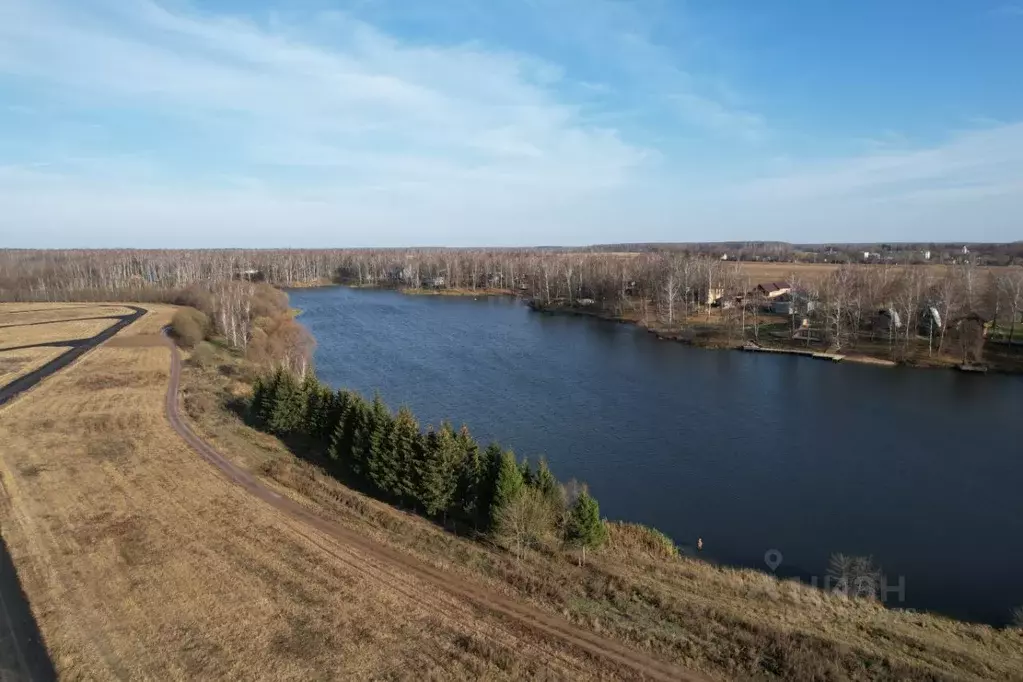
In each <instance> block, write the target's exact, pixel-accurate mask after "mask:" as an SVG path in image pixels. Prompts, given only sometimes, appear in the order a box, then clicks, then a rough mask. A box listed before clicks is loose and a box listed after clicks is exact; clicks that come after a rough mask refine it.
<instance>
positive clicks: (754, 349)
mask: <svg viewBox="0 0 1023 682" xmlns="http://www.w3.org/2000/svg"><path fill="white" fill-rule="evenodd" d="M738 349H739V350H742V351H746V352H747V353H777V354H780V355H802V356H803V357H807V358H813V359H815V360H831V361H832V362H841V361H842V360H845V356H844V355H839V354H838V353H821V352H819V351H812V350H799V349H797V348H767V347H765V346H758V345H756V344H755V343H746V344H743V345H741V346H738Z"/></svg>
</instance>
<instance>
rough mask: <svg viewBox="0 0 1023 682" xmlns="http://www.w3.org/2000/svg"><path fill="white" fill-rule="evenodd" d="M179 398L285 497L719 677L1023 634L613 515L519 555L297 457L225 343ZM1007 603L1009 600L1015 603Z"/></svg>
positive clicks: (835, 674) (896, 661)
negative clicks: (679, 544)
mask: <svg viewBox="0 0 1023 682" xmlns="http://www.w3.org/2000/svg"><path fill="white" fill-rule="evenodd" d="M195 357H196V358H197V360H195V361H192V362H190V363H189V366H188V367H187V369H186V372H185V376H184V382H185V383H184V391H185V393H184V406H185V409H186V411H187V413H188V415H189V417H190V419H191V420H193V422H194V424H195V426H196V428H197V430H198V431H199V432H201V433H202V435H203V436H204V437H206V438H208V439H209V440H211V441H212V442H213V443H214V444H215V445H216V446H217V447H218V448H219V449H221V450H222V451H223V452H225V454H228V455H229V456H231V457H232V458H234V459H235V460H236V461H237V462H238V463H240V464H243V465H244V466H246V467H247V468H249V469H250V470H252V471H254V472H256V473H258V474H259V475H260V476H261V477H262V478H263V479H264V480H266V481H267V482H268V483H270V484H271V485H273V486H275V487H276V489H277V490H278V491H280V493H281V494H284V495H288V496H291V497H292V498H294V499H296V500H299V501H301V502H302V503H304V504H307V505H309V506H311V507H315V508H317V509H319V510H321V511H322V512H324V513H326V514H328V515H329V516H330V517H331V518H333V519H335V520H336V521H337V522H338V523H340V524H343V525H345V526H347V527H349V528H352V529H355V530H358V531H359V532H361V533H365V534H366V535H369V536H371V537H373V538H375V539H376V540H377V541H378V542H381V543H383V544H385V545H388V546H391V547H393V548H395V549H397V550H399V551H401V552H406V553H409V554H411V555H414V556H416V557H418V558H420V559H422V560H424V561H426V562H429V563H431V564H433V565H434V566H437V567H439V568H442V569H444V570H445V571H447V572H450V573H453V574H457V575H460V576H462V577H464V579H465V580H468V581H479V582H481V583H485V584H487V585H490V586H492V587H493V588H496V589H498V590H500V591H502V592H504V593H507V594H509V595H514V596H517V597H521V598H522V599H525V600H528V601H529V602H531V603H533V604H534V605H537V606H539V607H541V608H543V609H546V610H548V611H550V612H552V613H558V614H561V615H563V616H564V617H566V618H568V619H570V620H571V621H573V622H575V623H577V624H579V625H582V626H584V627H587V628H590V629H592V630H594V631H597V632H600V633H602V634H604V635H605V636H610V637H613V638H616V639H619V640H621V641H623V642H626V643H628V644H630V645H631V646H634V647H636V648H638V649H641V650H645V651H648V652H650V654H651V655H653V656H656V657H658V658H662V659H665V660H669V661H672V662H675V663H677V664H679V665H681V666H685V667H687V668H692V669H696V670H700V671H704V672H706V673H707V674H709V675H711V676H713V677H716V678H720V679H733V678H741V679H749V678H753V679H793V680H811V679H813V680H818V679H836V680H841V679H853V680H867V679H911V680H912V679H917V680H925V679H926V680H933V679H949V680H951V679H1009V678H1011V677H1013V676H1014V675H1018V671H1019V670H1023V635H1021V634H1020V632H1018V631H1014V630H999V629H996V628H992V627H988V626H983V625H974V624H967V623H961V622H957V621H953V620H950V619H946V618H942V617H939V616H934V615H929V614H917V613H909V612H901V611H892V610H888V609H886V608H885V607H884V606H882V605H881V604H879V603H877V602H875V601H871V600H861V599H847V598H845V597H842V596H838V595H833V594H828V593H824V592H822V591H819V590H815V589H812V588H809V587H806V586H801V585H799V584H796V583H789V582H784V581H779V580H777V579H776V578H774V577H772V576H769V575H766V574H763V573H760V572H756V571H748V570H735V569H730V568H723V567H717V566H712V565H710V564H707V563H705V562H702V561H699V560H694V559H690V558H686V557H684V556H679V555H678V553H677V551H675V550H674V548H673V547H672V546H671V545H670V543H669V542H667V541H666V539H665V538H663V536H659V535H658V534H656V533H654V532H651V531H650V530H648V529H645V528H642V527H640V526H635V525H629V524H621V523H609V524H608V530H609V536H610V539H609V543H608V545H607V547H606V548H604V549H603V550H601V551H599V552H596V553H593V554H590V555H588V556H587V559H586V561H585V563H581V562H580V557H579V556H578V555H576V554H572V553H568V552H565V551H562V550H561V549H559V548H558V547H554V546H549V547H543V548H541V549H539V550H527V551H525V552H523V553H522V555H521V556H520V557H516V556H515V554H514V553H512V552H509V551H506V550H505V549H503V548H500V547H497V546H494V545H489V544H485V543H480V542H478V541H474V540H470V539H467V538H462V537H458V536H456V535H454V534H452V533H449V532H447V531H446V530H445V529H444V528H443V527H442V526H440V525H438V524H434V523H432V522H429V521H427V520H425V519H423V518H421V517H419V516H416V515H414V514H411V513H407V512H405V511H402V510H400V509H396V508H394V507H392V506H389V505H387V504H385V503H382V502H379V501H377V500H374V499H371V498H369V497H367V496H365V495H362V494H360V493H358V492H356V491H353V490H351V489H349V488H346V487H345V486H343V485H341V484H340V483H338V482H337V481H336V480H335V479H333V478H332V477H331V476H329V475H327V474H326V473H325V472H323V471H322V470H320V469H318V468H317V467H315V466H313V465H310V464H308V463H306V462H303V461H301V460H299V459H298V458H296V457H295V456H294V455H293V454H292V453H291V452H289V450H288V449H287V448H286V447H285V446H284V444H282V443H281V442H280V441H279V440H277V439H276V438H274V437H272V436H269V435H267V434H264V433H261V432H258V431H256V430H254V429H251V428H249V427H248V426H246V424H245V423H244V422H243V420H242V419H241V418H240V416H239V414H240V413H241V411H242V409H243V408H244V405H245V403H246V400H247V396H248V394H249V391H250V390H251V380H252V379H253V378H254V373H253V371H252V370H251V368H249V367H248V366H247V365H246V364H245V363H244V362H242V361H241V360H240V359H239V358H237V357H236V356H234V355H232V354H230V353H229V352H227V351H225V350H223V349H222V348H217V347H212V346H211V347H210V351H209V352H204V353H202V354H197V355H196V356H195ZM1007 606H1008V605H1007Z"/></svg>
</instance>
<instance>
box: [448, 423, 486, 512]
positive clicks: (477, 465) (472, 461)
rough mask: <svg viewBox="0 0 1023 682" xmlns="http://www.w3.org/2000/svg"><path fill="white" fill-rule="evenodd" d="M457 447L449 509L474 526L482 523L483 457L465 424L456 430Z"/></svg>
mask: <svg viewBox="0 0 1023 682" xmlns="http://www.w3.org/2000/svg"><path fill="white" fill-rule="evenodd" d="M457 440H458V448H459V450H461V452H462V455H461V464H460V465H459V467H458V471H457V472H456V481H457V483H456V485H455V495H454V498H453V499H452V504H451V511H452V513H454V514H457V515H460V516H461V517H462V519H464V520H465V521H467V522H469V523H471V524H472V525H473V527H474V528H476V529H479V527H480V526H481V525H482V524H483V523H484V521H485V519H483V518H482V517H480V513H479V512H480V506H481V505H480V488H481V487H482V485H483V479H484V476H483V473H484V472H483V459H482V457H481V456H480V446H479V444H478V443H477V442H476V440H475V439H474V438H473V437H472V435H471V434H470V433H469V429H468V428H466V427H465V426H463V427H462V429H461V431H459V432H458V437H457Z"/></svg>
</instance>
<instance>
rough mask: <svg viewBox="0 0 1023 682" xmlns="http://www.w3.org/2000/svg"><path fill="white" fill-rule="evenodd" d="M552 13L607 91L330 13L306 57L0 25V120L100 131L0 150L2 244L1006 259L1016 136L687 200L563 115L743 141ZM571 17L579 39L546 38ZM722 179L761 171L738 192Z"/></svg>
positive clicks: (647, 51)
mask: <svg viewBox="0 0 1023 682" xmlns="http://www.w3.org/2000/svg"><path fill="white" fill-rule="evenodd" d="M552 4H553V5H554V6H557V7H561V8H562V10H563V13H562V14H561V15H559V14H557V13H555V14H554V15H552V16H549V17H547V21H548V22H549V23H550V27H549V28H550V30H551V31H560V30H564V31H565V33H566V35H565V40H571V41H572V44H573V45H575V46H582V48H581V49H584V50H589V51H590V53H598V52H600V53H601V54H602V56H601V57H600V60H598V61H597V62H595V63H596V64H597V65H598V66H599V67H600V68H603V67H604V65H609V64H612V63H613V65H614V68H616V69H619V75H622V74H624V76H625V78H624V79H619V80H617V81H615V82H614V85H613V86H612V85H608V84H605V83H603V82H600V83H594V82H593V81H592V80H586V79H581V80H580V81H579V82H574V83H573V82H569V81H568V78H569V75H568V74H567V72H566V71H565V70H563V69H562V67H561V66H560V65H558V64H551V63H549V62H546V61H543V60H542V59H538V58H536V57H534V56H529V55H523V54H518V53H514V52H510V51H499V50H494V49H488V48H486V47H485V46H483V45H481V44H477V43H464V44H454V45H450V44H449V45H426V44H421V43H416V44H414V45H413V44H411V43H407V42H402V41H400V40H398V39H396V38H395V37H393V36H390V35H388V34H386V33H384V32H382V31H380V30H379V29H377V28H375V27H374V26H372V25H370V24H369V23H367V22H365V21H360V20H357V19H355V18H353V17H352V16H350V15H345V14H341V13H337V12H334V13H331V14H329V15H324V16H322V17H320V19H322V20H323V21H324V22H326V26H325V27H321V28H320V29H319V32H317V29H315V28H310V26H309V25H306V24H303V23H297V22H295V21H294V19H289V20H288V21H287V22H286V21H284V20H279V21H276V22H272V23H271V24H269V25H264V24H259V23H255V22H253V21H247V20H242V19H238V18H229V17H223V16H208V15H204V14H200V13H196V12H195V11H171V10H170V9H167V7H169V5H168V6H161V5H159V4H156V3H155V2H152V1H150V0H93V1H92V2H89V3H75V2H72V1H71V0H67V1H66V2H57V1H56V0H2V4H0V78H6V79H7V84H8V85H11V88H10V89H9V90H8V91H9V92H12V93H23V96H21V97H19V98H18V100H16V101H13V102H11V103H10V104H9V105H8V110H9V111H10V112H11V114H17V116H18V118H17V119H14V118H12V119H10V120H17V121H18V125H26V126H30V125H32V119H34V118H36V116H35V115H28V114H29V113H31V112H34V111H37V110H38V111H46V112H51V113H52V112H70V113H71V114H74V113H76V112H79V111H86V112H100V116H97V117H95V118H96V119H97V120H103V121H104V123H105V125H107V126H108V128H109V129H108V130H107V133H109V134H108V135H101V134H96V135H92V134H90V135H88V136H86V135H79V134H77V133H74V131H78V130H80V129H81V128H80V127H75V126H76V125H77V123H74V122H72V123H69V124H68V130H71V131H72V133H69V134H67V135H65V136H55V135H52V133H53V122H52V121H50V120H49V119H47V120H43V121H42V122H41V123H39V125H40V126H41V128H39V129H36V130H33V129H32V128H28V127H26V129H24V130H13V131H12V130H6V131H0V143H3V142H4V141H5V136H8V139H22V138H25V139H33V140H36V139H37V140H39V141H40V144H39V145H36V146H37V147H38V149H36V151H35V155H34V156H32V157H31V158H30V159H29V160H25V159H21V158H19V159H18V160H17V161H16V162H15V161H12V160H11V159H7V160H6V165H3V164H4V163H5V160H4V159H3V158H2V157H0V205H2V206H3V211H2V213H0V233H3V236H4V239H3V243H4V245H5V246H7V245H11V246H14V245H23V246H30V245H50V246H57V245H61V244H67V243H68V242H70V241H75V242H76V243H77V244H79V245H93V246H101V245H106V246H114V245H131V246H146V245H150V246H151V245H157V246H188V245H193V246H201V245H214V246H230V245H245V244H250V245H259V246H271V245H273V246H286V245H294V246H341V245H361V246H371V245H391V246H397V245H402V244H448V245H466V244H538V243H548V244H549V243H566V244H570V243H577V244H578V243H592V242H601V241H603V242H617V241H636V240H650V241H670V240H693V239H707V240H711V239H758V238H763V239H788V240H792V241H822V240H836V239H847V240H860V239H871V238H876V239H895V238H913V237H915V238H918V239H942V238H947V239H955V238H965V237H970V238H977V239H983V238H988V239H993V240H995V239H1015V238H1019V236H1020V224H1019V222H1018V218H1016V216H1019V215H1020V214H1021V213H1023V124H1020V123H1011V122H1005V123H998V122H989V124H987V125H985V126H984V127H978V128H976V129H973V130H968V131H962V132H959V133H957V134H955V135H953V136H952V137H951V138H950V139H949V140H948V141H947V142H945V143H943V144H939V145H934V146H931V147H928V148H913V147H912V146H910V144H909V141H908V140H907V139H906V138H904V137H901V136H898V135H894V134H886V133H883V132H881V133H879V134H878V135H877V136H875V138H874V139H875V142H874V143H872V146H871V147H870V148H871V152H870V153H868V154H866V155H863V156H858V157H852V158H843V159H830V160H821V161H808V160H805V159H800V158H795V157H793V156H792V155H791V154H786V153H781V154H779V151H778V150H777V149H766V148H765V149H764V152H763V158H758V157H757V156H756V154H751V156H750V158H748V159H739V160H737V161H736V160H733V163H732V165H731V166H730V167H729V168H728V169H726V170H725V171H723V172H722V173H719V174H717V175H715V176H714V177H713V178H712V179H711V178H708V177H707V174H706V173H704V172H703V171H704V169H703V167H702V166H701V162H700V160H696V161H690V160H687V159H684V158H671V157H665V156H663V155H662V153H660V152H659V151H658V150H655V149H650V148H647V147H645V146H643V145H641V144H638V143H636V142H634V141H632V140H630V138H629V137H628V136H626V134H625V133H624V132H620V131H619V130H616V129H615V128H613V127H611V126H609V125H603V126H602V125H598V124H596V123H594V121H595V120H596V119H597V118H598V117H597V116H595V115H594V112H593V111H590V110H588V109H587V108H586V107H585V106H584V105H583V104H580V103H578V102H575V101H573V99H572V98H571V97H570V95H569V93H572V92H582V91H586V92H587V93H589V96H592V97H598V98H600V97H607V98H609V99H613V98H616V97H618V96H620V95H627V94H628V93H621V92H619V89H620V88H622V87H627V86H628V85H629V84H632V85H635V86H636V87H637V88H638V90H637V92H638V95H637V99H636V100H635V101H633V100H629V99H628V97H627V96H626V97H625V98H624V99H623V100H617V99H616V100H615V103H616V106H615V107H611V109H613V110H609V111H605V112H600V113H603V114H606V115H604V116H601V117H600V118H601V120H605V121H608V120H616V116H617V117H620V120H624V119H627V118H628V110H629V109H630V107H633V106H642V105H643V103H644V102H645V101H646V98H648V97H649V98H651V99H657V101H660V102H662V103H665V104H666V105H667V106H668V107H669V108H670V109H671V110H672V111H674V112H675V113H676V114H677V116H678V117H679V119H680V120H683V121H687V122H690V123H692V124H694V125H697V126H698V127H699V128H700V129H702V130H705V131H712V132H713V134H712V135H711V136H710V137H711V139H713V140H717V139H721V138H731V139H738V140H743V141H747V142H750V141H752V142H758V143H760V142H765V140H768V141H770V140H772V139H773V138H774V132H773V131H772V130H771V127H770V124H769V122H768V121H767V120H766V119H765V118H764V117H763V116H761V115H759V114H757V113H756V112H754V111H752V110H749V109H748V108H747V107H744V106H743V105H742V101H741V97H739V96H738V95H735V94H734V93H731V94H730V93H729V92H728V91H727V88H723V87H718V86H715V85H713V83H712V82H711V81H705V82H698V79H696V78H695V77H694V76H693V75H692V74H690V73H688V72H686V71H684V70H683V69H681V68H680V67H679V66H678V65H677V64H676V63H675V61H674V59H672V58H670V55H668V54H667V52H666V51H665V50H664V48H661V47H658V46H657V45H656V44H655V43H654V41H652V40H651V39H650V38H649V35H650V30H649V28H650V27H649V23H650V22H651V21H653V19H651V18H650V17H644V16H641V15H638V14H637V13H636V12H634V11H632V10H631V9H630V5H629V4H622V3H609V2H605V1H603V0H602V1H600V2H597V1H596V0H594V2H592V3H591V2H589V0H587V1H586V2H585V3H583V0H557V1H556V2H553V3H552ZM546 6H547V5H545V7H546ZM584 8H589V10H590V11H588V12H582V14H573V13H574V12H577V11H578V10H580V9H584ZM572 16H577V17H578V18H579V21H577V22H575V23H571V22H569V24H566V23H565V22H563V21H562V19H564V18H566V17H568V18H571V17H572ZM328 38H329V39H328ZM601 60H603V61H601ZM608 68H611V67H610V66H609V67H608ZM573 75H574V74H573ZM623 83H624V84H625V85H623ZM715 93H716V95H717V96H714V95H715ZM632 94H634V95H636V94H637V93H632ZM19 112H20V113H19ZM111 112H112V114H113V117H112V118H110V119H109V120H106V119H103V118H102V115H103V114H106V113H111ZM124 112H128V113H127V114H126V115H125V114H124ZM47 115H50V114H47ZM125 117H127V118H129V119H131V120H132V121H137V120H139V119H145V120H149V121H150V122H151V123H152V125H151V128H152V130H151V131H149V132H150V133H151V134H152V135H153V136H154V137H153V139H152V140H151V141H149V140H147V138H146V135H145V134H138V132H136V134H135V136H134V137H133V138H131V140H129V139H128V136H125V135H121V132H122V131H120V130H119V129H118V125H119V122H120V121H121V120H124V119H125ZM82 125H86V124H82ZM90 125H91V124H90ZM669 126H670V124H669ZM668 134H670V132H669V133H668ZM33 136H35V137H33ZM55 137H59V138H60V139H59V140H57V141H52V140H51V138H55ZM163 137H166V138H167V139H169V140H171V141H170V142H164V141H163V140H162V138H163ZM68 140H74V142H73V143H72V142H69V141H68ZM111 142H113V143H115V144H114V147H113V148H106V147H104V146H103V145H104V144H110V143H111ZM72 144H75V145H77V146H73V147H72V146H71V145H72ZM179 144H180V145H181V146H182V148H181V149H176V148H175V147H176V146H177V145H179ZM62 145H63V146H62ZM760 146H761V145H747V147H749V148H750V149H757V148H760ZM763 146H764V147H766V146H767V145H766V144H765V145H763ZM0 149H2V147H0ZM177 156H180V157H183V160H182V159H178V158H175V157H177ZM772 159H775V160H774V161H772ZM743 163H748V164H750V165H751V166H754V167H757V168H765V167H766V168H768V169H769V170H768V172H766V173H765V172H764V171H762V170H761V171H759V172H758V173H752V172H747V174H746V175H740V174H741V172H742V170H741V169H742V168H743V166H742V164H743ZM750 177H754V179H752V180H749V178H750ZM978 224H979V225H980V226H981V227H977V225H978ZM914 230H916V231H917V232H913V231H914ZM871 231H872V232H871ZM985 231H986V232H985ZM9 235H10V236H9Z"/></svg>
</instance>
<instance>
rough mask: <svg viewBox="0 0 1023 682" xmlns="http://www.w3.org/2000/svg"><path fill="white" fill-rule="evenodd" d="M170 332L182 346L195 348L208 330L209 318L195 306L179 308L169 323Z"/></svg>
mask: <svg viewBox="0 0 1023 682" xmlns="http://www.w3.org/2000/svg"><path fill="white" fill-rule="evenodd" d="M170 330H171V334H172V335H173V336H174V338H175V340H176V341H177V342H178V344H180V345H181V346H182V347H184V348H195V347H196V345H198V344H199V342H200V341H202V340H203V339H205V338H206V335H207V334H209V332H210V320H209V318H208V317H206V314H205V313H202V312H200V311H198V310H196V309H195V308H181V309H180V310H178V311H177V312H176V313H174V317H172V318H171V323H170Z"/></svg>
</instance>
